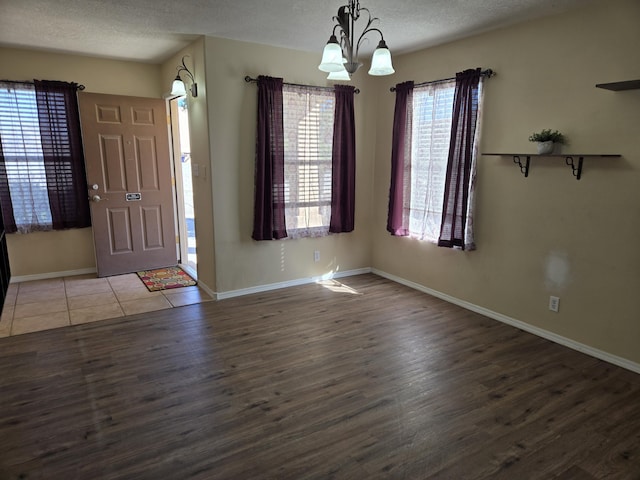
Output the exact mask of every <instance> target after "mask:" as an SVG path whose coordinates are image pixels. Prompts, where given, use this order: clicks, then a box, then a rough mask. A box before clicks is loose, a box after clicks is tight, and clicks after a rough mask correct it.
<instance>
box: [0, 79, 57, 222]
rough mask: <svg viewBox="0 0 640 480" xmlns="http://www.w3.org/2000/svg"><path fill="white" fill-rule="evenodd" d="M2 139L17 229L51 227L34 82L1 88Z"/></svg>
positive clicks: (0, 137)
mask: <svg viewBox="0 0 640 480" xmlns="http://www.w3.org/2000/svg"><path fill="white" fill-rule="evenodd" d="M0 139H1V140H2V153H3V155H4V162H5V163H4V164H5V169H6V175H7V181H8V183H9V192H10V195H11V203H12V205H13V216H14V218H15V223H16V226H17V230H18V231H19V232H22V233H27V232H29V231H33V230H50V229H51V227H52V221H51V209H50V207H49V196H48V194H47V178H46V176H45V170H44V154H43V153H42V142H41V141H40V126H39V123H38V108H37V105H36V91H35V87H34V86H33V85H22V86H21V87H20V88H11V87H7V86H4V85H3V88H1V89H0Z"/></svg>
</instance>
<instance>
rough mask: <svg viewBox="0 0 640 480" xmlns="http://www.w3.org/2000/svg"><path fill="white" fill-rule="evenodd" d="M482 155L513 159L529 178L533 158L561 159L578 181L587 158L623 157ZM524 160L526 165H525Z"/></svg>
mask: <svg viewBox="0 0 640 480" xmlns="http://www.w3.org/2000/svg"><path fill="white" fill-rule="evenodd" d="M482 155H487V156H494V157H512V158H513V163H515V164H516V165H518V166H519V167H520V172H522V174H523V175H524V176H525V177H528V176H529V166H530V165H531V158H533V157H561V158H564V161H565V163H566V164H567V165H568V166H570V167H571V173H572V174H573V176H574V177H576V179H577V180H580V177H581V176H582V164H583V162H584V159H585V158H595V157H599V158H611V157H621V155H619V154H610V153H603V154H595V155H594V154H582V153H549V154H545V155H540V154H537V153H483V154H482ZM574 158H577V159H578V164H577V165H576V163H575V161H574ZM523 159H524V163H523Z"/></svg>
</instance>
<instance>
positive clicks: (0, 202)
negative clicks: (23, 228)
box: [0, 142, 18, 233]
mask: <svg viewBox="0 0 640 480" xmlns="http://www.w3.org/2000/svg"><path fill="white" fill-rule="evenodd" d="M0 207H2V221H3V223H4V230H5V232H6V233H14V232H17V231H18V228H17V227H16V220H15V218H14V217H13V204H12V202H11V193H10V192H9V177H7V167H6V165H5V158H4V153H3V152H2V142H0Z"/></svg>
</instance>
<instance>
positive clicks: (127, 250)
mask: <svg viewBox="0 0 640 480" xmlns="http://www.w3.org/2000/svg"><path fill="white" fill-rule="evenodd" d="M78 97H79V103H80V117H81V120H82V130H83V140H84V148H85V158H86V164H87V183H88V185H89V188H90V190H89V197H90V198H93V201H92V202H91V218H92V223H93V235H94V243H95V248H96V263H97V268H98V276H101V277H103V276H107V275H117V274H121V273H129V272H134V271H138V270H148V269H152V268H159V267H166V266H169V265H176V264H177V255H176V236H175V228H174V211H175V209H174V204H173V191H172V182H171V163H170V159H169V140H168V132H167V124H166V106H165V102H164V100H160V99H152V98H138V97H123V96H116V95H102V94H96V93H85V92H81V93H80V94H79V95H78ZM93 185H97V189H92V186H93Z"/></svg>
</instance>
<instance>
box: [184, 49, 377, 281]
mask: <svg viewBox="0 0 640 480" xmlns="http://www.w3.org/2000/svg"><path fill="white" fill-rule="evenodd" d="M205 55H206V57H205V59H206V78H207V102H208V109H209V138H210V146H211V175H212V178H211V180H212V188H213V207H214V222H215V228H214V231H215V238H214V241H213V243H212V247H213V248H215V259H216V262H215V264H216V280H217V283H216V290H217V291H218V292H229V291H233V290H238V289H243V288H249V287H256V286H260V285H268V284H272V283H278V282H286V281H290V280H296V279H301V278H308V277H312V276H317V275H324V274H327V273H331V272H336V271H345V270H352V269H357V268H363V267H368V266H369V265H370V263H371V257H370V242H369V235H370V228H369V225H370V220H369V216H370V213H371V210H370V208H369V205H370V199H371V187H372V184H373V183H372V182H373V178H372V172H373V170H372V168H373V158H374V150H373V148H374V145H373V142H372V139H373V138H374V137H375V131H374V128H375V125H374V123H373V121H372V119H373V118H375V114H374V112H375V102H374V101H373V99H374V97H373V80H372V79H371V78H370V77H368V76H367V75H363V74H362V73H359V74H358V75H356V78H355V81H354V84H355V85H356V86H358V87H359V88H360V89H361V90H362V93H361V94H360V95H357V96H356V101H355V108H356V132H357V133H356V135H357V139H356V141H357V145H356V148H357V173H356V177H357V178H356V192H357V197H356V226H355V231H354V232H352V233H347V234H339V235H330V236H328V237H324V238H318V239H299V240H284V241H263V242H256V241H254V240H252V239H251V232H252V218H253V191H254V188H253V185H254V184H253V181H254V154H255V131H256V109H257V107H256V99H257V89H256V85H255V84H247V83H245V81H244V77H245V75H249V76H251V77H254V78H255V77H257V76H258V75H271V76H277V77H283V78H284V80H285V81H286V82H292V83H304V84H311V85H328V82H327V80H326V74H323V73H322V72H320V71H319V70H318V69H317V65H318V62H319V55H320V53H317V54H312V53H302V52H298V51H294V50H287V49H282V48H275V47H267V46H262V45H255V44H249V43H242V42H235V41H230V40H222V39H217V38H210V37H207V38H206V39H205ZM196 228H198V227H197V224H196ZM207 240H208V239H207ZM201 242H202V239H201V238H200V234H199V232H198V245H199V247H198V248H199V249H200V244H201ZM314 250H319V251H320V258H321V261H320V262H318V263H314V260H313V252H314Z"/></svg>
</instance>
